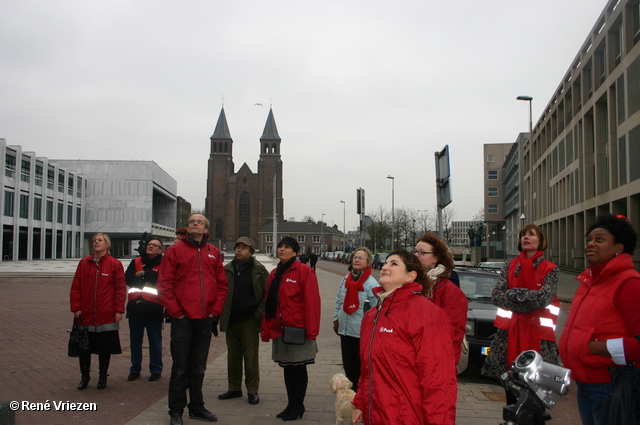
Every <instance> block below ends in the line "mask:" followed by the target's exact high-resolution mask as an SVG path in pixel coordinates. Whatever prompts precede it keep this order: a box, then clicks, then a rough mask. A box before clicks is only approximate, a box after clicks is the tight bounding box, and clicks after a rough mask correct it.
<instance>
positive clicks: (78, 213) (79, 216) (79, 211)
mask: <svg viewBox="0 0 640 425" xmlns="http://www.w3.org/2000/svg"><path fill="white" fill-rule="evenodd" d="M81 224H82V208H80V207H76V226H80V225H81Z"/></svg>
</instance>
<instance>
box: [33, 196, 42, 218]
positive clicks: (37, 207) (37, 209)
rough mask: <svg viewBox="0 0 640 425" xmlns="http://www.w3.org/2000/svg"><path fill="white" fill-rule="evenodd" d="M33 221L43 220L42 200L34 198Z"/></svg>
mask: <svg viewBox="0 0 640 425" xmlns="http://www.w3.org/2000/svg"><path fill="white" fill-rule="evenodd" d="M33 219H34V220H42V198H33Z"/></svg>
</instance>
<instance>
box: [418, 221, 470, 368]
mask: <svg viewBox="0 0 640 425" xmlns="http://www.w3.org/2000/svg"><path fill="white" fill-rule="evenodd" d="M413 253H414V254H415V255H416V257H418V259H419V260H420V262H421V263H422V265H423V266H424V268H425V269H426V271H427V275H428V276H429V278H430V279H431V280H432V281H433V283H434V285H433V287H432V289H431V293H430V294H426V295H427V297H428V298H429V299H430V300H431V301H433V303H434V304H435V305H437V306H438V307H440V308H441V309H443V310H444V311H445V312H446V313H447V314H448V315H449V318H450V319H451V324H452V325H453V353H454V355H455V356H456V365H457V364H458V363H459V362H460V355H461V354H462V341H463V340H464V334H465V332H466V329H467V309H468V308H469V301H468V300H467V296H466V295H465V294H464V292H462V289H460V288H459V287H457V286H456V285H455V284H454V283H453V282H452V281H450V280H449V277H450V276H451V272H452V271H453V258H452V257H451V253H450V252H449V249H448V248H447V245H446V244H445V243H444V242H443V241H442V240H440V238H438V237H437V236H436V235H434V234H431V233H427V234H426V235H424V236H422V237H421V238H420V239H418V242H417V243H416V249H415V251H413ZM464 365H465V366H466V363H464Z"/></svg>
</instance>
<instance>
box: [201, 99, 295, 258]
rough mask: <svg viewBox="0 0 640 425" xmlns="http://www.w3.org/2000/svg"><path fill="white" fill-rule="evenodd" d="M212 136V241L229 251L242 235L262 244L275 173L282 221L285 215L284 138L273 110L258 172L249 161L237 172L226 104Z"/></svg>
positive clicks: (209, 197) (209, 198)
mask: <svg viewBox="0 0 640 425" xmlns="http://www.w3.org/2000/svg"><path fill="white" fill-rule="evenodd" d="M210 139H211V149H210V154H209V163H208V171H207V198H206V200H205V216H206V217H207V218H208V219H209V234H210V237H209V241H210V242H211V243H213V244H215V245H216V246H218V247H220V248H221V249H224V250H227V251H229V250H231V249H233V245H234V244H235V241H236V240H237V239H238V238H239V237H241V236H249V237H250V238H252V239H253V240H254V242H255V243H256V245H258V230H259V229H261V228H262V227H264V226H265V225H266V224H267V223H268V222H269V221H271V220H272V219H273V182H274V176H275V180H276V205H277V219H278V221H282V217H283V206H284V201H283V199H282V160H281V158H280V142H281V140H280V136H279V135H278V129H277V127H276V122H275V119H274V117H273V111H272V110H271V109H269V115H268V117H267V123H266V125H265V127H264V131H263V134H262V137H261V138H260V159H259V161H258V172H257V173H253V172H252V171H251V169H250V168H249V166H248V165H247V164H246V163H244V164H242V166H241V167H240V169H239V170H238V172H237V173H234V164H233V139H232V138H231V133H230V131H229V126H228V125H227V118H226V115H225V111H224V107H223V108H222V110H221V112H220V116H219V117H218V123H217V124H216V128H215V131H214V132H213V135H212V136H211V138H210Z"/></svg>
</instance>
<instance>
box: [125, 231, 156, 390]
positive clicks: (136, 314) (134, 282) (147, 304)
mask: <svg viewBox="0 0 640 425" xmlns="http://www.w3.org/2000/svg"><path fill="white" fill-rule="evenodd" d="M163 250H164V244H163V243H162V241H161V240H159V239H151V240H150V241H149V242H147V248H146V252H144V253H142V255H140V256H139V257H136V258H134V259H133V260H132V261H131V263H129V267H127V271H126V272H125V274H124V276H125V279H126V281H127V286H129V302H128V303H127V318H128V319H129V336H130V340H131V368H130V369H129V377H128V378H127V380H129V381H135V380H136V379H138V378H139V377H140V372H141V370H142V340H143V339H144V330H145V329H146V330H147V339H148V340H149V372H150V373H151V375H150V376H149V381H157V380H158V379H160V376H161V375H162V321H163V320H164V307H163V306H162V302H161V301H160V295H159V294H158V289H157V288H156V283H157V282H158V274H159V273H160V267H161V265H162V264H161V262H162V251H163Z"/></svg>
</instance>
